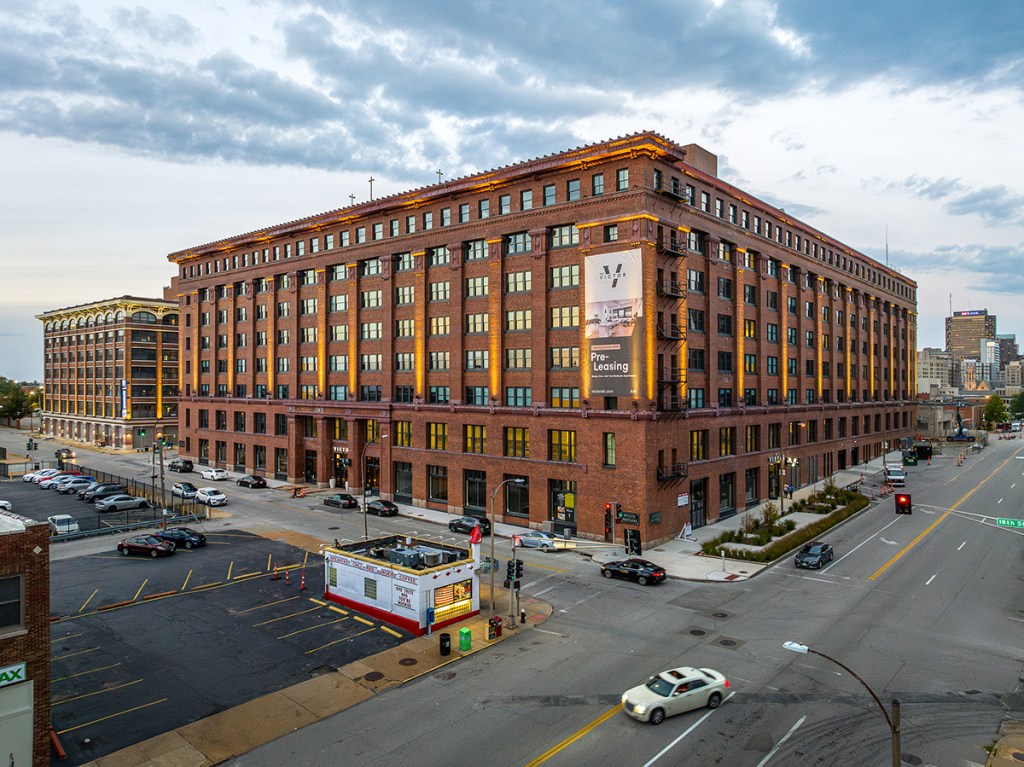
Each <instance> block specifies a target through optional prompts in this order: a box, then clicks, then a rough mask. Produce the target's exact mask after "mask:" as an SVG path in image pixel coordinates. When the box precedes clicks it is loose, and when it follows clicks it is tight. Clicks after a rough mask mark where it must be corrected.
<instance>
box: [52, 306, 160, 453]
mask: <svg viewBox="0 0 1024 767" xmlns="http://www.w3.org/2000/svg"><path fill="white" fill-rule="evenodd" d="M169 290H170V289H165V293H166V292H169ZM36 319H38V320H39V321H41V322H42V323H43V346H44V353H45V363H46V364H45V367H44V371H43V386H44V398H43V407H42V426H41V430H42V432H43V434H46V435H47V436H50V437H57V438H59V439H66V440H70V441H77V442H85V443H88V444H91V445H96V446H99V447H110V448H114V449H117V450H134V449H148V448H150V447H151V446H152V445H153V442H154V440H156V439H158V438H161V439H162V440H163V441H165V442H167V443H169V444H173V443H174V442H176V441H177V438H178V304H177V301H176V300H172V299H169V298H166V297H165V298H139V297H137V296H119V297H117V298H108V299H105V300H102V301H93V302H91V303H87V304H79V305H78V306H69V307H66V308H63V309H53V310H52V311H48V312H43V313H42V314H37V315H36Z"/></svg>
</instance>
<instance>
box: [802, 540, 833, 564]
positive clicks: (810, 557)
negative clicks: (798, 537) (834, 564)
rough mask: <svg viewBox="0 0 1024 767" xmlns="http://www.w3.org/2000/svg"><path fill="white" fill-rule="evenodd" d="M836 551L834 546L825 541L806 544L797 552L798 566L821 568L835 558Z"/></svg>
mask: <svg viewBox="0 0 1024 767" xmlns="http://www.w3.org/2000/svg"><path fill="white" fill-rule="evenodd" d="M835 556H836V553H835V551H834V550H833V549H832V547H831V546H830V545H829V544H827V543H825V542H824V541H814V542H813V543H808V544H806V545H805V546H804V547H803V548H802V549H800V551H798V552H797V553H796V560H795V563H796V566H797V567H808V568H811V569H813V570H820V569H821V568H822V566H824V565H825V564H826V563H828V562H831V561H832V560H833V559H835Z"/></svg>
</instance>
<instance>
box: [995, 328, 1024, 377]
mask: <svg viewBox="0 0 1024 767" xmlns="http://www.w3.org/2000/svg"><path fill="white" fill-rule="evenodd" d="M996 340H997V341H999V366H1000V367H1001V368H1003V370H1005V369H1006V366H1007V365H1008V364H1010V363H1011V362H1013V361H1014V360H1016V359H1018V358H1019V357H1020V349H1019V348H1018V347H1017V336H1016V335H1014V334H1013V333H1000V334H999V335H997V336H996Z"/></svg>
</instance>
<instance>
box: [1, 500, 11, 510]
mask: <svg viewBox="0 0 1024 767" xmlns="http://www.w3.org/2000/svg"><path fill="white" fill-rule="evenodd" d="M0 509H3V510H4V511H10V510H11V502H10V501H0Z"/></svg>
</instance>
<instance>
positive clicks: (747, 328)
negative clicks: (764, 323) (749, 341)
mask: <svg viewBox="0 0 1024 767" xmlns="http://www.w3.org/2000/svg"><path fill="white" fill-rule="evenodd" d="M743 337H744V338H757V320H743Z"/></svg>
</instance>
